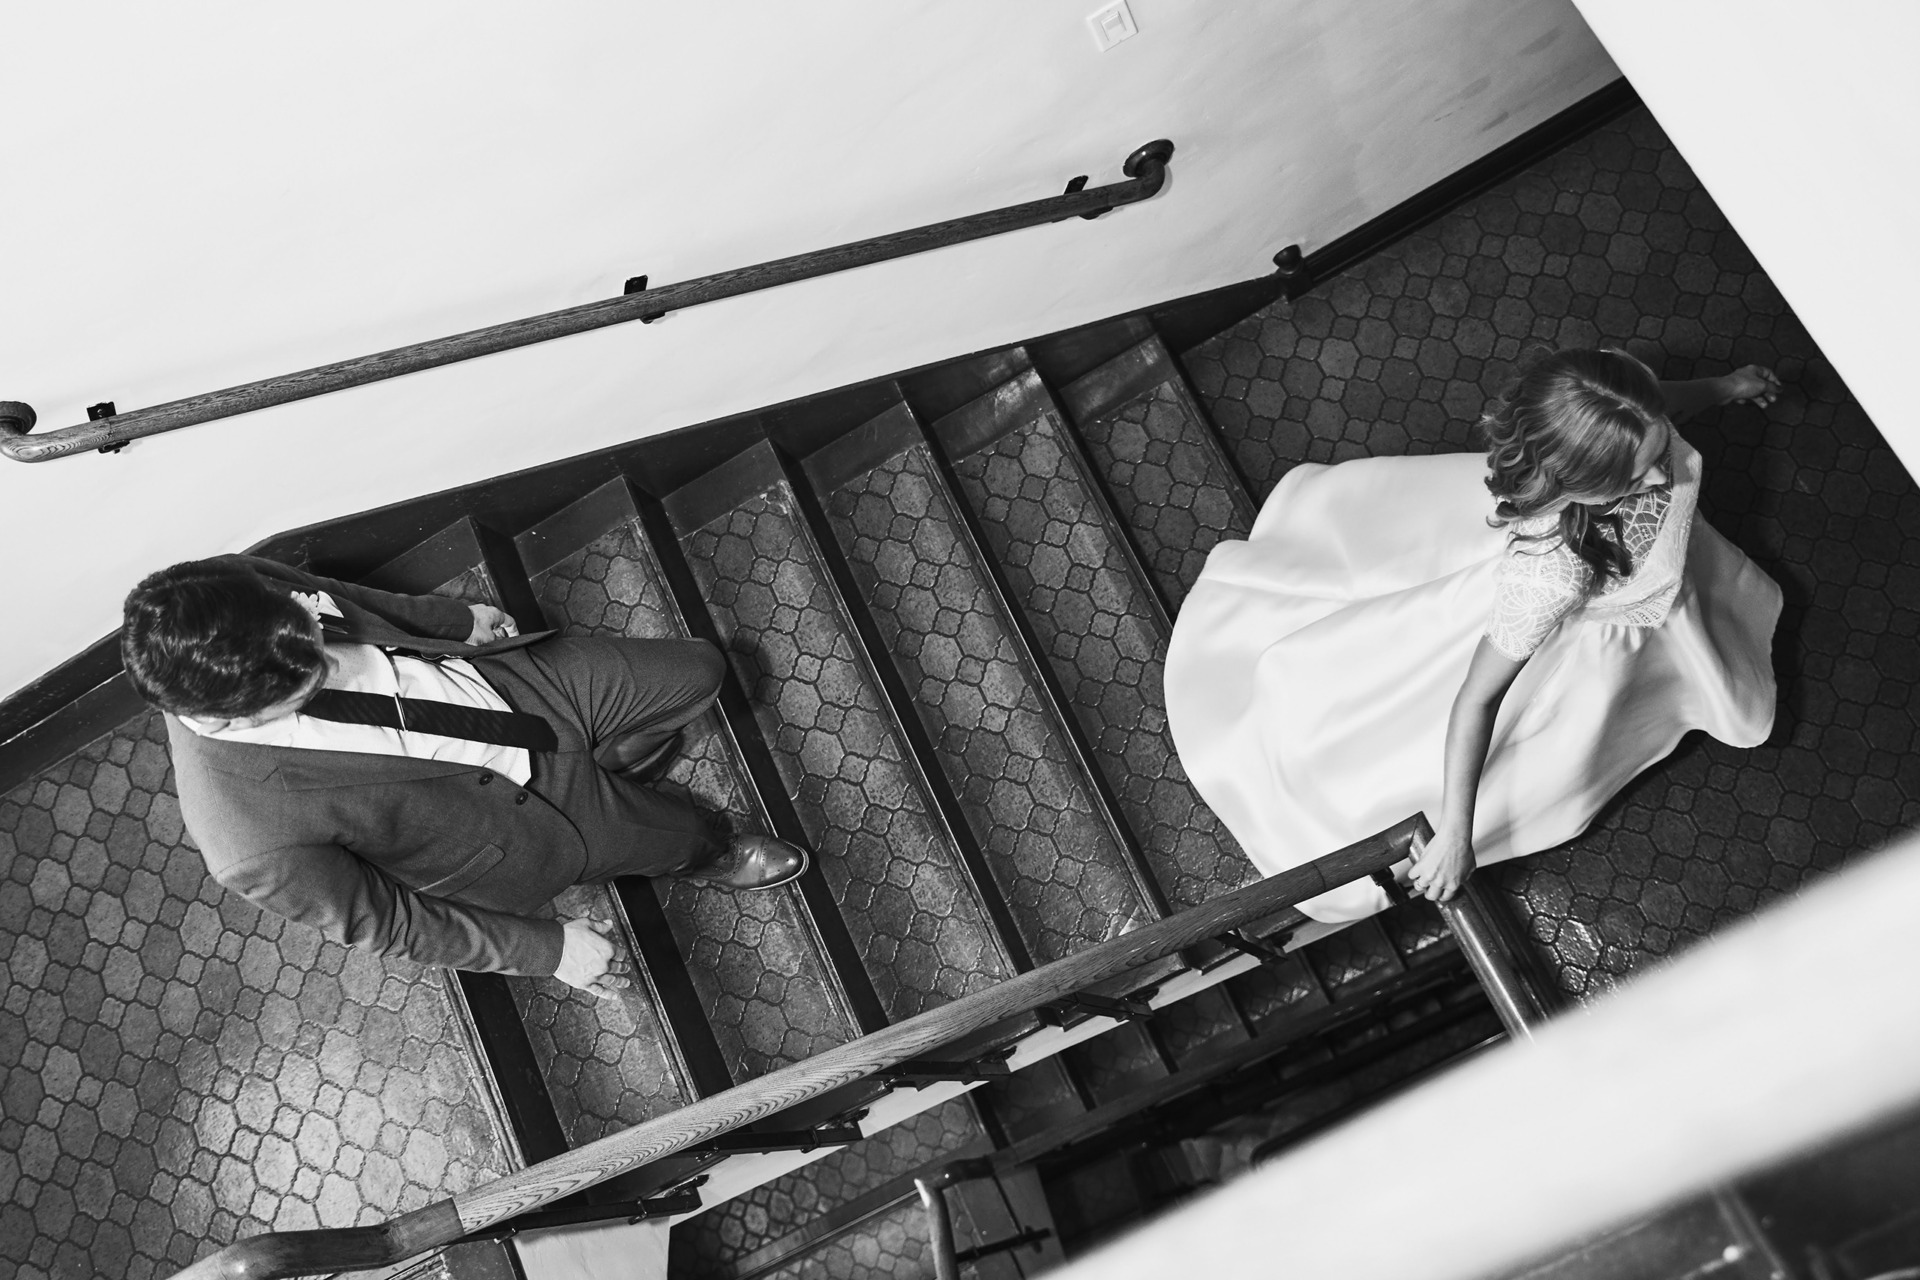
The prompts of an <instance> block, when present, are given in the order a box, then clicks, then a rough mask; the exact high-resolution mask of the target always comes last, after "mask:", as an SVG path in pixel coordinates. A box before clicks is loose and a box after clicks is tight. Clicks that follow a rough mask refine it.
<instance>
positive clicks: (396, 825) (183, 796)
mask: <svg viewBox="0 0 1920 1280" xmlns="http://www.w3.org/2000/svg"><path fill="white" fill-rule="evenodd" d="M227 558H228V559H231V560H233V561H236V562H239V563H243V564H245V565H247V566H248V567H250V568H252V569H254V570H255V571H256V572H258V573H259V574H260V575H261V576H262V577H264V578H265V579H266V580H267V581H268V582H269V583H271V584H273V585H275V586H277V587H284V588H285V589H286V590H288V591H289V592H293V591H301V592H313V591H325V592H326V593H327V594H328V595H330V596H331V597H332V598H333V601H334V603H335V604H336V605H337V606H338V608H339V609H340V612H341V614H342V615H344V616H343V617H341V618H338V619H335V618H323V619H322V625H323V627H324V628H325V629H326V631H327V638H328V639H329V641H341V642H364V643H368V644H375V645H380V646H383V647H387V648H391V649H397V650H404V651H406V652H409V653H417V654H421V655H423V656H441V655H449V656H458V657H463V658H473V657H480V656H484V655H488V654H494V653H500V652H503V651H505V650H509V649H514V648H518V647H520V646H522V645H527V644H531V643H533V642H535V641H537V640H539V639H541V638H542V637H543V636H545V635H548V634H551V633H550V632H538V633H535V634H532V635H526V636H517V637H512V638H510V639H506V640H499V641H494V642H491V643H489V644H484V645H477V646H469V645H467V644H465V643H464V640H465V638H466V637H467V636H468V635H469V634H470V633H471V631H472V628H473V615H472V613H471V612H470V611H469V610H468V608H467V605H466V604H465V603H464V602H462V601H459V600H451V599H446V598H443V597H439V596H407V595H396V594H393V593H391V592H386V591H376V590H373V589H371V588H368V587H363V586H356V585H354V584H352V583H346V582H336V581H334V580H332V579H330V578H321V577H316V576H315V575H313V574H309V573H305V572H302V571H301V570H299V569H294V568H290V567H288V566H286V565H282V564H276V563H274V562H272V561H270V560H261V559H258V558H256V557H252V556H233V557H227ZM167 732H168V735H169V738H170V740H171V744H172V749H173V764H174V775H175V779H176V782H177V785H178V788H179V794H180V811H181V816H182V817H183V818H184V819H185V821H186V825H187V830H188V831H189V832H191V833H192V835H193V837H194V839H195V841H196V842H197V843H198V844H199V846H200V852H201V855H202V857H204V858H205V859H206V863H207V870H208V871H209V872H210V873H211V874H212V875H213V877H214V879H215V880H217V881H219V882H220V883H221V884H222V885H223V886H225V887H226V888H228V889H230V890H232V891H233V892H235V893H239V894H241V895H243V896H244V897H246V898H247V899H249V900H250V901H252V902H254V903H256V904H257V905H259V906H261V907H263V908H265V909H266V910H268V911H272V912H275V913H277V914H279V915H283V916H287V917H290V918H291V919H294V920H298V921H301V922H302V923H305V924H309V925H312V926H313V927H315V928H317V929H319V930H320V931H321V932H322V933H324V934H325V935H326V936H327V937H329V938H332V939H334V940H335V941H338V942H343V943H347V944H350V945H356V946H363V947H368V948H370V949H372V950H374V951H378V952H381V953H383V954H387V955H397V956H403V957H406V958H408V959H412V960H415V961H418V962H420V963H422V964H429V965H447V966H450V967H452V968H457V969H471V970H479V971H494V972H503V973H524V974H550V973H552V972H553V971H554V969H555V968H556V967H557V966H558V964H559V962H560V944H561V929H560V925H559V924H558V923H556V922H555V921H552V920H544V919H530V918H528V917H527V915H526V914H525V913H527V912H529V911H531V910H533V909H535V908H537V907H539V906H540V905H541V904H543V903H545V902H547V901H548V900H549V899H551V898H552V897H553V896H554V895H555V894H557V893H559V892H560V891H561V890H563V889H565V888H567V887H568V886H569V885H572V884H574V883H576V882H578V881H579V880H580V878H581V876H582V874H583V873H584V872H585V869H586V864H587V846H586V843H585V841H584V840H583V839H582V838H581V834H580V832H579V830H578V829H577V828H576V827H575V825H574V823H573V821H572V820H571V819H569V818H568V817H567V815H566V814H564V813H562V812H561V811H560V810H559V809H557V808H555V807H554V806H553V805H552V804H550V803H549V802H548V801H546V800H545V799H543V798H542V797H541V796H540V795H539V794H538V793H537V792H535V791H533V790H532V789H530V788H525V787H519V786H515V785H514V783H513V782H512V781H511V780H509V779H507V778H504V777H500V776H499V775H497V774H494V773H491V772H490V771H487V770H484V769H477V768H474V767H471V766H468V765H462V764H453V763H448V762H445V761H438V760H413V759H407V758H405V757H400V756H386V755H371V754H362V753H359V752H350V751H317V750H304V749H299V748H291V747H272V746H262V745H259V744H255V743H242V742H226V741H222V740H220V739H217V738H203V737H201V736H200V735H199V734H197V733H195V732H194V731H193V730H191V729H189V728H187V727H186V726H185V725H183V724H181V723H180V722H179V721H178V720H176V719H175V718H174V717H173V716H168V717H167Z"/></svg>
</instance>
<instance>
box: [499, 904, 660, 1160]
mask: <svg viewBox="0 0 1920 1280" xmlns="http://www.w3.org/2000/svg"><path fill="white" fill-rule="evenodd" d="M550 910H551V912H552V914H555V915H558V916H560V917H562V918H567V919H571V918H576V917H582V916H585V917H591V918H593V919H595V920H612V919H616V918H617V915H618V913H617V911H616V910H615V908H614V906H613V904H612V903H611V902H609V901H608V895H607V890H606V888H605V887H604V886H600V885H575V886H574V887H573V888H571V889H568V890H567V891H566V892H565V893H563V894H561V895H560V896H559V897H558V898H555V899H554V900H553V906H552V908H551V909H550ZM621 945H622V946H623V947H624V946H625V944H624V943H622V944H621ZM629 954H631V953H630V952H629ZM507 986H508V989H509V990H510V991H511V992H512V994H513V1003H514V1006H515V1007H516V1008H517V1009H519V1011H520V1021H521V1022H522V1023H523V1024H524V1025H525V1026H526V1029H527V1039H528V1042H529V1043H531V1044H532V1046H533V1053H534V1058H535V1060H536V1061H537V1062H538V1063H539V1065H540V1074H541V1077H542V1078H543V1079H544V1080H545V1081H546V1085H547V1094H548V1096H549V1097H551V1098H552V1099H553V1109H554V1112H555V1114H556V1115H558V1116H559V1118H560V1125H561V1128H563V1129H564V1130H565V1131H566V1134H567V1138H568V1140H569V1141H570V1142H571V1143H572V1144H573V1145H574V1146H581V1145H584V1144H586V1143H589V1142H592V1141H594V1140H595V1139H596V1138H604V1137H605V1136H607V1135H608V1134H609V1133H615V1132H617V1131H619V1130H621V1129H626V1128H630V1127H631V1126H633V1125H636V1124H639V1123H640V1122H641V1121H643V1120H651V1119H653V1118H654V1117H655V1116H659V1115H665V1114H666V1113H667V1112H669V1111H673V1110H675V1109H677V1108H679V1107H682V1106H685V1105H686V1104H687V1102H688V1101H689V1100H690V1099H691V1097H692V1092H691V1090H690V1089H689V1088H688V1087H687V1083H686V1081H685V1080H684V1079H683V1078H682V1076H681V1074H680V1066H679V1061H678V1059H677V1058H676V1057H675V1056H674V1052H673V1049H672V1041H671V1037H670V1034H669V1032H668V1031H667V1027H666V1024H665V1020H664V1019H663V1018H662V1017H661V1015H660V1010H659V1007H658V1006H657V1005H656V1004H655V1003H654V1001H653V998H652V995H651V993H650V992H649V991H648V990H647V989H646V986H645V984H644V983H635V984H634V985H633V986H632V987H630V988H628V989H627V990H626V991H624V992H622V993H621V994H620V998H619V999H617V1000H602V999H600V998H599V997H597V996H590V995H588V994H586V993H585V992H583V991H579V990H576V989H575V988H573V987H570V986H568V985H567V984H565V983H564V982H559V981H556V980H555V979H553V978H513V979H510V980H509V981H508V983H507Z"/></svg>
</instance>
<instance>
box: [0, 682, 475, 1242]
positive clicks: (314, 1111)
mask: <svg viewBox="0 0 1920 1280" xmlns="http://www.w3.org/2000/svg"><path fill="white" fill-rule="evenodd" d="M0 862H3V863H4V865H5V867H6V872H5V876H4V878H0V964H3V965H4V974H5V984H4V994H0V1192H3V1194H0V1200H4V1202H5V1207H4V1208H0V1269H3V1270H5V1271H6V1272H7V1274H9V1275H15V1274H17V1275H19V1276H21V1277H23V1280H25V1278H30V1280H40V1278H42V1277H53V1276H58V1277H63V1278H64V1277H71V1276H94V1275H110V1276H127V1277H132V1278H133V1280H149V1278H150V1277H153V1276H156V1275H169V1274H171V1273H172V1272H174V1271H176V1270H178V1269H179V1268H181V1267H183V1266H185V1265H186V1264H188V1263H189V1262H191V1261H193V1260H194V1259H195V1258H196V1257H199V1256H202V1255H204V1254H206V1253H209V1252H211V1251H213V1250H215V1249H217V1248H220V1247H221V1246H224V1245H226V1244H229V1243H231V1242H233V1241H234V1240H237V1239H239V1238H241V1237H242V1236H248V1235H253V1234H256V1233H258V1232H261V1231H268V1230H295V1229H303V1228H314V1227H340V1226H351V1225H356V1224H364V1223H372V1222H379V1221H383V1220H385V1219H387V1218H390V1217H393V1216H394V1215H396V1214H399V1213H404V1212H407V1211H409V1210H412V1209H418V1208H420V1207H422V1206H424V1205H426V1204H429V1203H431V1202H433V1201H435V1200H439V1199H442V1198H444V1197H446V1196H448V1195H450V1194H453V1193H456V1192H459V1191H462V1190H465V1189H467V1188H470V1187H472V1186H475V1185H477V1184H479V1183H481V1182H484V1181H486V1180H487V1179H489V1178H492V1177H496V1176H498V1175H500V1174H502V1173H504V1172H506V1168H507V1162H506V1156H505V1153H504V1149H503V1148H502V1146H501V1144H500V1141H499V1139H498V1137H497V1136H496V1135H495V1132H494V1130H493V1126H492V1122H491V1120H490V1119H489V1117H488V1113H487V1110H486V1108H485V1105H484V1103H483V1101H482V1099H481V1095H480V1093H479V1090H478V1089H477V1087H476V1085H475V1082H474V1079H473V1077H472V1075H471V1071H470V1068H469V1065H468V1062H467V1059H466V1053H465V1049H464V1048H463V1045H462V1041H461V1039H460V1037H459V1035H458V1034H457V1033H456V1031H455V1029H454V1022H453V1016H452V1012H451V1010H450V1008H449V1007H448V1004H447V1000H446V996H445V990H444V988H443V987H442V986H441V985H440V983H439V981H438V980H437V979H436V978H435V976H434V975H433V974H432V973H430V972H429V971H426V970H422V969H419V968H417V967H415V966H412V965H409V964H406V963H404V962H401V961H383V960H381V959H379V958H377V957H375V956H373V955H370V954H368V953H366V952H361V951H354V950H350V949H348V948H345V947H338V946H334V945H333V944H331V943H327V942H325V941H323V940H322V939H321V937H320V935H319V934H317V933H314V932H312V931H310V930H308V929H305V928H302V927H301V926H299V925H295V924H290V923H288V922H286V921H284V920H282V919H281V918H280V917H278V916H272V915H266V914H263V913H261V912H259V911H257V910H256V909H255V908H254V907H253V906H252V905H250V904H249V903H247V902H246V901H245V900H244V899H241V898H238V897H235V896H234V895H231V894H228V893H225V892H224V891H222V890H221V889H220V887H219V886H218V885H217V884H215V883H214V882H213V881H212V880H211V879H209V878H208V876H207V874H206V869H205V867H204V866H203V865H202V864H201V861H200V856H199V854H198V853H196V852H195V851H194V849H193V847H192V845H191V844H190V843H189V842H188V839H187V836H186V831H185V829H184V828H183V826H182V825H181V822H180V808H179V804H178V801H177V800H176V799H175V796H174V792H173V777H172V768H171V765H170V764H169V762H168V760H167V749H166V730H165V727H164V725H163V724H162V723H161V720H160V717H159V716H158V715H142V716H139V717H137V718H135V719H133V720H130V721H128V722H127V723H126V724H124V725H122V726H120V728H118V729H117V730H115V731H114V732H113V733H111V734H109V735H107V736H106V737H103V738H100V739H98V740H97V741H95V742H93V743H91V744H89V745H88V746H87V747H85V748H83V749H82V750H81V751H79V752H78V753H77V754H75V755H73V756H70V757H68V758H67V759H66V760H64V761H62V762H60V763H59V764H57V765H55V766H54V767H53V768H51V769H48V770H47V771H45V772H44V773H42V774H40V775H39V776H38V777H36V778H34V779H33V780H31V781H29V782H26V783H23V784H22V785H21V786H19V787H17V788H15V789H14V790H13V791H12V792H11V793H10V794H8V795H7V796H6V797H5V798H4V799H0Z"/></svg>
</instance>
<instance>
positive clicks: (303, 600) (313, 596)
mask: <svg viewBox="0 0 1920 1280" xmlns="http://www.w3.org/2000/svg"><path fill="white" fill-rule="evenodd" d="M287 594H288V595H290V596H292V597H293V602H294V603H295V604H297V605H299V606H300V607H301V608H302V609H305V610H306V611H307V616H308V617H309V618H312V619H313V620H314V621H315V622H318V621H320V593H319V592H318V591H313V592H307V591H289V592H288V593H287Z"/></svg>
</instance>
